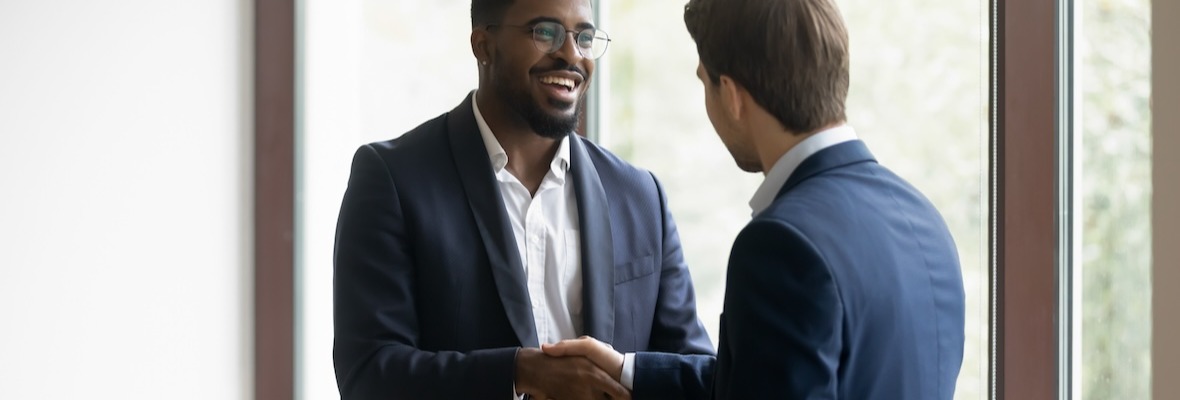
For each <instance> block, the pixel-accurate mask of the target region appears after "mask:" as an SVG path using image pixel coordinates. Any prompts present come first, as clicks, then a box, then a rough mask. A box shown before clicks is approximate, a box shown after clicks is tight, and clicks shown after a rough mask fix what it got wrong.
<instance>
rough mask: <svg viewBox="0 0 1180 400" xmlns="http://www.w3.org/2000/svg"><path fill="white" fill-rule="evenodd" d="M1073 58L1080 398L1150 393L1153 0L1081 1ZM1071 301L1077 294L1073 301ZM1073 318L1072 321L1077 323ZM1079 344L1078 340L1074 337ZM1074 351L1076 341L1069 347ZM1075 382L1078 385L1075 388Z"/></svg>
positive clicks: (1141, 396) (1147, 395)
mask: <svg viewBox="0 0 1180 400" xmlns="http://www.w3.org/2000/svg"><path fill="white" fill-rule="evenodd" d="M1075 7H1079V8H1080V9H1079V10H1078V12H1079V14H1080V24H1078V25H1077V29H1076V33H1075V38H1076V43H1075V51H1076V53H1077V55H1076V56H1077V57H1078V59H1079V60H1080V64H1078V65H1076V67H1075V74H1076V79H1077V83H1078V85H1077V86H1076V96H1078V97H1079V102H1080V104H1079V106H1077V108H1076V111H1077V112H1076V115H1075V118H1076V120H1077V121H1078V126H1077V129H1076V130H1075V132H1074V135H1075V136H1074V138H1075V147H1074V151H1075V155H1074V157H1075V159H1076V162H1077V164H1075V165H1079V164H1080V166H1079V167H1075V174H1074V175H1075V177H1074V179H1075V188H1074V190H1075V192H1074V196H1075V198H1077V199H1079V201H1080V206H1081V207H1080V215H1079V216H1078V217H1077V219H1075V221H1076V224H1077V225H1075V226H1076V227H1077V228H1078V229H1080V242H1079V243H1080V244H1081V246H1080V250H1079V251H1080V253H1079V254H1078V256H1077V257H1075V258H1076V259H1077V260H1078V261H1077V266H1079V267H1080V270H1078V271H1080V274H1078V275H1079V276H1080V279H1081V285H1080V288H1078V287H1077V286H1075V290H1076V291H1078V292H1077V293H1075V296H1078V297H1080V299H1081V304H1080V309H1079V310H1076V311H1075V318H1080V322H1081V330H1080V332H1075V338H1077V337H1078V336H1080V354H1075V360H1074V362H1075V374H1076V373H1079V371H1077V369H1078V368H1079V367H1080V377H1076V376H1075V379H1074V382H1075V384H1074V385H1075V386H1074V388H1075V391H1077V390H1080V392H1078V393H1080V394H1081V398H1086V399H1146V398H1150V397H1151V386H1150V385H1151V40H1150V39H1151V1H1150V0H1085V1H1082V2H1079V3H1077V4H1076V5H1075ZM1075 304H1077V302H1076V301H1075ZM1075 326H1076V324H1075ZM1075 349H1078V346H1075ZM1075 351H1076V350H1075ZM1079 385H1080V387H1079Z"/></svg>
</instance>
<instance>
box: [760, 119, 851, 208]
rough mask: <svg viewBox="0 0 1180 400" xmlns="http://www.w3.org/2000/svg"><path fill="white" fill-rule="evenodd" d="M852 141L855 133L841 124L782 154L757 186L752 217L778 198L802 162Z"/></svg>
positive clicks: (812, 136)
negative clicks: (830, 148) (821, 151)
mask: <svg viewBox="0 0 1180 400" xmlns="http://www.w3.org/2000/svg"><path fill="white" fill-rule="evenodd" d="M852 140H856V131H855V130H853V129H852V127H851V126H849V125H847V124H842V125H839V126H836V127H834V128H830V129H826V130H823V131H821V132H818V133H816V134H814V135H811V136H809V137H807V138H805V139H803V141H801V142H799V143H797V144H795V146H794V147H792V148H791V149H790V150H787V152H786V153H783V155H782V156H781V157H779V159H778V160H777V161H775V163H774V165H773V166H771V167H770V170H769V171H767V172H766V178H765V179H764V180H763V181H762V185H760V186H758V190H756V191H755V192H754V196H753V198H751V199H750V210H751V211H753V215H758V213H761V212H762V210H765V209H766V207H769V206H770V203H772V202H774V199H775V198H776V197H778V192H779V190H780V189H782V187H783V185H784V184H785V183H786V182H787V179H788V178H790V177H791V175H793V174H794V173H795V170H796V169H797V168H798V167H799V164H801V163H803V160H806V159H807V158H808V157H811V156H812V155H813V154H815V153H818V152H820V150H823V149H826V148H828V147H832V146H835V145H838V144H840V143H844V142H848V141H852Z"/></svg>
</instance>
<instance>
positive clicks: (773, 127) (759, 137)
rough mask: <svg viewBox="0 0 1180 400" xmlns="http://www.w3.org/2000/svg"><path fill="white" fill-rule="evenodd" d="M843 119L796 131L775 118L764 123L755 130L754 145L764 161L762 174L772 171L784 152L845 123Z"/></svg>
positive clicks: (759, 157)
mask: <svg viewBox="0 0 1180 400" xmlns="http://www.w3.org/2000/svg"><path fill="white" fill-rule="evenodd" d="M843 124H844V122H843V121H838V122H833V123H830V124H827V125H824V126H822V127H820V128H819V129H816V130H813V131H810V132H804V133H796V132H794V131H791V130H789V129H785V128H783V127H782V125H781V124H779V123H778V120H773V118H772V121H771V123H769V124H764V126H763V129H759V130H756V131H755V134H754V135H752V136H753V137H754V146H755V148H757V149H758V159H759V160H760V161H761V162H762V175H766V174H768V173H770V169H771V168H774V164H775V163H777V162H778V160H779V159H781V158H783V155H784V154H787V152H789V151H791V149H794V148H795V146H798V145H799V143H801V142H803V141H804V140H807V138H809V137H812V136H815V134H817V133H820V132H823V131H826V130H828V129H831V128H835V127H837V126H840V125H843Z"/></svg>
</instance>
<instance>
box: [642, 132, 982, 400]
mask: <svg viewBox="0 0 1180 400" xmlns="http://www.w3.org/2000/svg"><path fill="white" fill-rule="evenodd" d="M727 276H728V278H727V281H726V287H725V306H724V311H723V314H722V317H721V338H720V342H721V343H720V347H719V348H718V355H717V358H716V359H714V358H713V357H706V356H697V357H685V356H677V355H667V354H650V353H639V354H638V355H637V356H636V360H635V388H634V392H633V394H634V396H635V398H636V399H643V398H709V397H713V398H718V399H741V398H765V399H857V400H861V399H889V400H894V399H906V400H922V399H951V398H952V397H953V395H954V391H955V380H956V378H957V377H958V375H959V367H960V365H961V364H962V361H963V334H964V331H963V329H964V326H963V318H964V308H963V307H964V305H963V301H964V298H963V296H964V295H963V280H962V275H961V272H960V269H959V259H958V253H957V251H956V250H955V244H954V241H953V240H952V238H951V235H950V232H949V230H948V229H947V227H946V224H945V223H944V222H943V220H942V217H941V216H940V215H939V214H938V211H937V210H935V209H934V206H933V205H931V204H930V202H929V201H928V200H927V199H926V198H925V197H923V196H922V194H921V193H919V192H918V191H917V190H916V189H914V188H913V187H912V186H910V185H909V184H908V183H906V182H905V181H904V180H902V179H901V178H900V177H898V176H897V175H894V174H893V173H892V172H890V171H889V170H888V169H886V168H884V167H882V166H881V165H879V164H877V162H876V161H875V160H874V159H873V156H872V154H870V153H869V150H868V148H866V147H865V145H864V143H863V142H861V141H859V140H857V141H852V142H845V143H842V144H838V145H835V146H832V147H829V148H827V149H824V150H821V151H820V152H818V153H816V154H814V155H812V156H811V157H809V158H807V159H806V160H804V161H803V163H802V164H801V165H800V166H799V168H798V169H797V170H796V171H795V172H794V173H793V174H792V175H791V177H790V178H789V179H788V180H787V182H786V184H785V185H784V186H783V188H782V189H781V190H780V191H779V193H778V196H777V197H776V198H775V200H774V202H773V203H772V204H771V205H770V207H769V208H767V209H766V210H765V211H763V212H761V213H760V214H758V215H757V216H756V217H755V218H754V219H753V220H752V221H750V224H749V225H747V226H746V227H745V228H744V229H743V230H742V231H741V233H740V234H738V237H737V239H736V241H735V243H734V245H733V250H732V252H731V254H730V259H729V271H728V275H727Z"/></svg>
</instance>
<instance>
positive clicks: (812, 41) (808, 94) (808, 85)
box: [684, 0, 849, 134]
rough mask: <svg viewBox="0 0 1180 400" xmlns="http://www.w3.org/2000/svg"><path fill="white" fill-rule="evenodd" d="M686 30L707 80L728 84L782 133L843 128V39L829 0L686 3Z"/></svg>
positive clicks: (845, 61)
mask: <svg viewBox="0 0 1180 400" xmlns="http://www.w3.org/2000/svg"><path fill="white" fill-rule="evenodd" d="M684 22H685V25H686V26H687V27H688V32H689V34H690V35H692V38H693V40H694V41H695V42H696V45H697V53H698V54H699V55H700V58H701V64H702V65H703V66H704V68H705V71H706V72H707V73H708V75H709V79H710V80H712V82H713V83H714V84H716V83H717V82H718V80H719V78H720V76H721V75H726V76H729V77H730V78H732V79H733V80H734V81H736V82H737V83H738V84H740V85H742V87H744V88H745V89H746V90H747V91H748V92H749V93H750V95H751V96H752V97H753V98H754V101H756V102H758V104H759V105H760V106H762V108H764V109H766V111H767V112H769V113H770V114H771V115H773V116H774V117H775V118H776V119H778V121H779V123H781V124H782V125H783V127H784V128H786V129H787V130H789V131H791V132H794V133H796V134H802V133H808V132H814V131H816V130H818V129H820V128H822V127H824V126H827V125H830V124H833V123H837V122H842V121H844V120H845V114H844V101H845V98H847V96H848V79H849V78H848V59H849V56H848V31H847V30H846V29H845V27H844V20H843V17H841V15H840V10H839V9H838V8H837V7H836V4H835V0H690V1H689V3H688V4H687V5H686V6H685V9H684Z"/></svg>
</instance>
